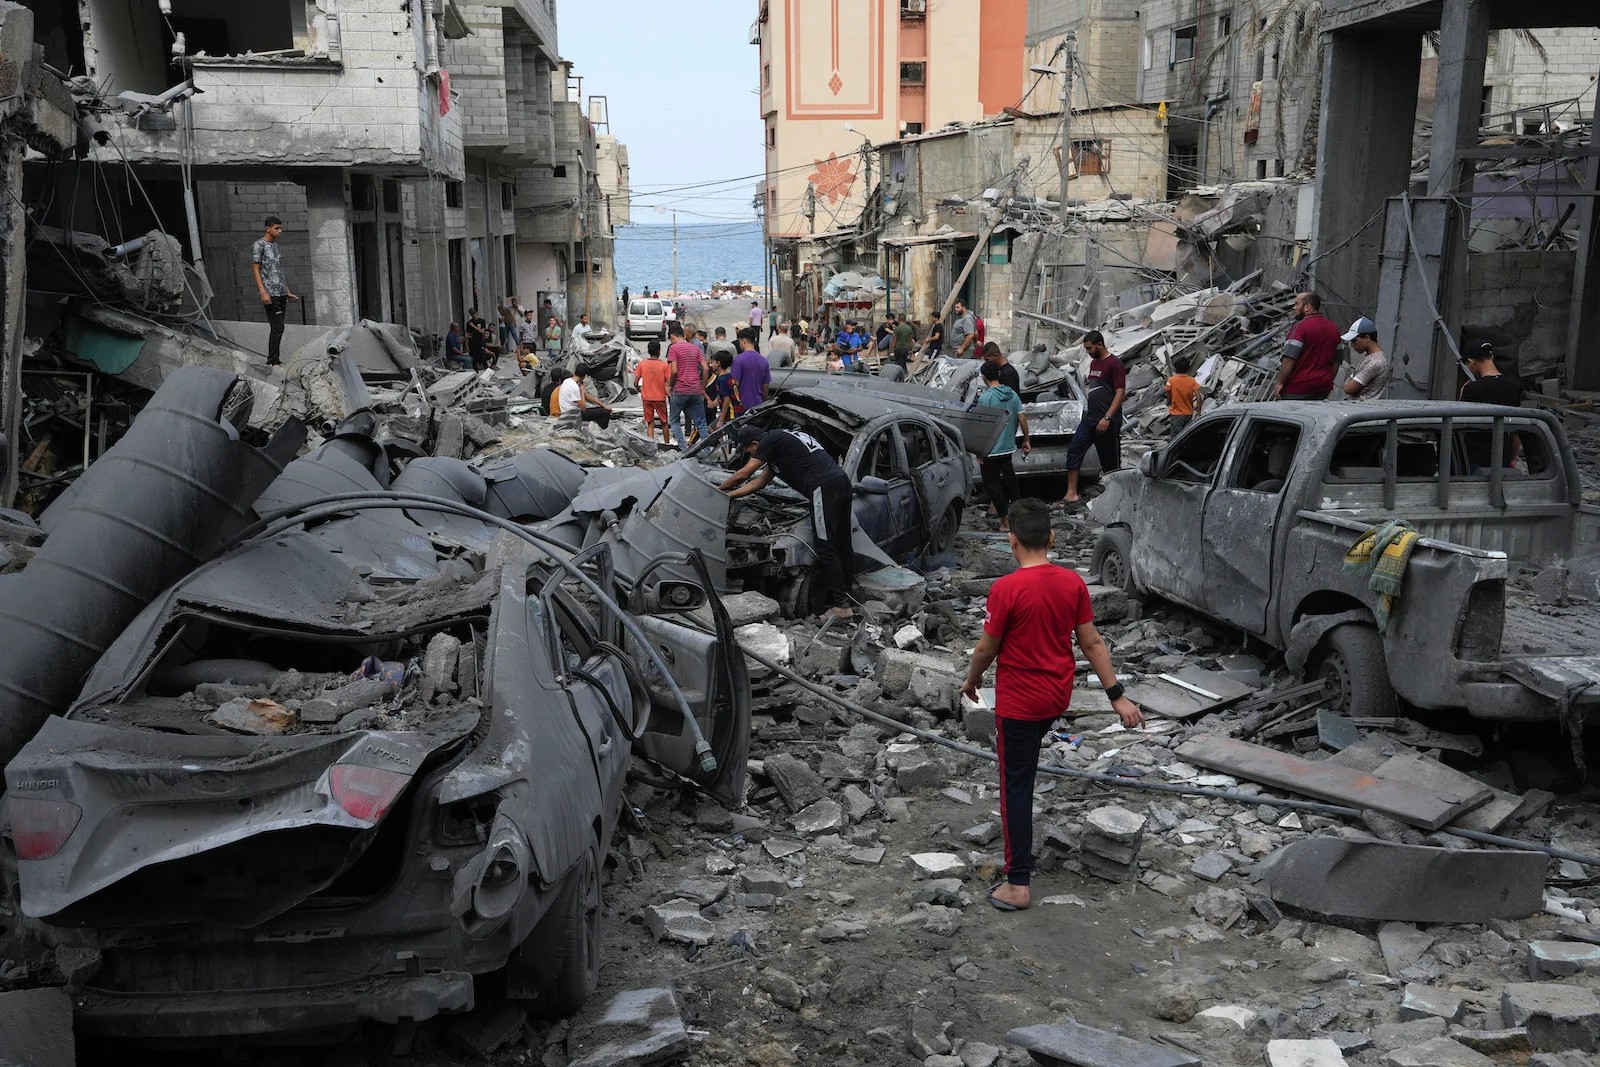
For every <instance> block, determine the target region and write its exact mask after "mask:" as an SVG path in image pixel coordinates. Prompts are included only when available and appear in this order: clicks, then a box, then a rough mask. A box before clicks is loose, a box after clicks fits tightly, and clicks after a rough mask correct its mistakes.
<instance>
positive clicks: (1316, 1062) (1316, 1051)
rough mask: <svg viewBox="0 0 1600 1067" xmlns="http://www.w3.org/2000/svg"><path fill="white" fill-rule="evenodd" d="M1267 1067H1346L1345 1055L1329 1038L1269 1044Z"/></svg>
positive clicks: (1283, 1039)
mask: <svg viewBox="0 0 1600 1067" xmlns="http://www.w3.org/2000/svg"><path fill="white" fill-rule="evenodd" d="M1267 1067H1344V1053H1343V1052H1342V1051H1341V1050H1340V1049H1339V1046H1338V1045H1337V1044H1336V1043H1335V1042H1334V1041H1332V1040H1331V1039H1329V1038H1326V1037H1319V1038H1313V1039H1311V1040H1309V1041H1297V1040H1290V1039H1287V1038H1279V1039H1278V1040H1276V1041H1268V1042H1267Z"/></svg>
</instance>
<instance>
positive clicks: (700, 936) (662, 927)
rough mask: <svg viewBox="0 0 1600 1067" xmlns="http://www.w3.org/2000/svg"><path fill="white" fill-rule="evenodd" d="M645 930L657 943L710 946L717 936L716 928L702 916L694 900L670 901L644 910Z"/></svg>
mask: <svg viewBox="0 0 1600 1067" xmlns="http://www.w3.org/2000/svg"><path fill="white" fill-rule="evenodd" d="M644 925H645V928H646V929H648V930H649V931H650V933H651V934H653V935H655V939H656V940H657V941H681V942H683V943H684V944H686V945H709V944H710V943H711V940H712V938H714V937H716V936H717V929H716V927H714V926H712V925H711V921H710V920H709V919H707V918H706V917H705V916H703V915H701V914H700V905H698V904H696V903H695V902H694V901H692V900H669V901H667V902H666V903H664V904H652V905H650V906H649V907H647V908H645V909H644Z"/></svg>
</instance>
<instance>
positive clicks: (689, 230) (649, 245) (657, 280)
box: [616, 221, 762, 293]
mask: <svg viewBox="0 0 1600 1067" xmlns="http://www.w3.org/2000/svg"><path fill="white" fill-rule="evenodd" d="M672 243H673V242H672V224H671V223H667V224H665V225H662V224H660V223H653V222H652V223H642V224H638V225H634V226H624V227H623V228H621V229H619V230H618V231H617V250H616V254H617V285H618V287H619V288H620V287H621V286H627V287H628V291H629V292H631V293H638V292H640V291H641V290H643V289H644V288H645V287H647V286H648V287H649V288H651V289H659V290H661V291H662V292H666V291H668V290H670V289H671V288H672ZM761 266H762V264H761V223H759V222H755V221H751V222H708V223H696V224H694V225H692V226H690V225H684V224H680V225H679V226H678V289H679V291H681V292H689V291H693V290H705V289H710V288H711V286H712V285H714V284H715V283H717V282H723V281H726V282H751V283H753V284H755V285H760V284H761V278H762V270H761Z"/></svg>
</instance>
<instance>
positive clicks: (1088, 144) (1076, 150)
mask: <svg viewBox="0 0 1600 1067" xmlns="http://www.w3.org/2000/svg"><path fill="white" fill-rule="evenodd" d="M1108 148H1109V146H1108V145H1107V144H1106V142H1104V141H1073V142H1072V169H1073V171H1074V172H1075V173H1077V174H1080V175H1088V174H1110V173H1111V153H1110V152H1109V151H1108Z"/></svg>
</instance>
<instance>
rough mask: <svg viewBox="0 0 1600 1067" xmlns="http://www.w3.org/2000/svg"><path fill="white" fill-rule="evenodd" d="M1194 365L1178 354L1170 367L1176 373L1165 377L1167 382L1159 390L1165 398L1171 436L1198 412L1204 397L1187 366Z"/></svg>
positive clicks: (1178, 432) (1180, 430)
mask: <svg viewBox="0 0 1600 1067" xmlns="http://www.w3.org/2000/svg"><path fill="white" fill-rule="evenodd" d="M1192 366H1194V361H1193V360H1191V359H1190V358H1189V357H1188V356H1179V357H1178V358H1177V359H1175V360H1173V361H1172V369H1173V370H1174V371H1176V372H1177V373H1176V374H1174V375H1173V376H1172V377H1170V378H1168V379H1167V384H1166V385H1163V386H1162V387H1161V392H1162V394H1163V395H1165V396H1166V398H1167V425H1168V426H1169V427H1170V429H1171V435H1172V436H1173V437H1176V436H1178V435H1179V434H1180V433H1182V432H1183V428H1184V427H1185V426H1187V425H1189V420H1190V419H1192V418H1194V417H1195V416H1196V415H1198V414H1200V405H1201V403H1202V402H1203V401H1204V398H1203V397H1202V396H1201V395H1200V382H1199V381H1198V380H1196V379H1195V378H1194V377H1192V376H1191V375H1190V374H1189V368H1190V367H1192Z"/></svg>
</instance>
